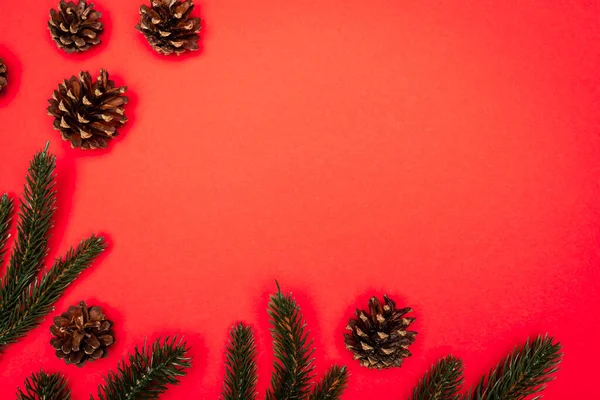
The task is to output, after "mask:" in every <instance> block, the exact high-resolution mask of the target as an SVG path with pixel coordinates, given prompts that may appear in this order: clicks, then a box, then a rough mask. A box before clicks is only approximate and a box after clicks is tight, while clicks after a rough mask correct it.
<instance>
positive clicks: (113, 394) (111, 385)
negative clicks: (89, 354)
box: [98, 337, 191, 400]
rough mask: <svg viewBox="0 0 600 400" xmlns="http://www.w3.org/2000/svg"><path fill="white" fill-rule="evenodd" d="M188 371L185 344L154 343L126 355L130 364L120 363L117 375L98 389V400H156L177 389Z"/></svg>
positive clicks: (174, 340) (173, 342) (175, 339)
mask: <svg viewBox="0 0 600 400" xmlns="http://www.w3.org/2000/svg"><path fill="white" fill-rule="evenodd" d="M190 367H191V362H190V358H189V357H187V348H186V343H185V342H184V341H183V340H181V339H178V338H177V337H173V338H171V339H169V338H168V337H167V338H165V339H164V341H161V339H157V340H156V341H155V342H154V343H153V344H152V345H151V346H146V344H145V343H144V346H143V347H142V348H141V349H139V348H137V347H136V348H135V352H134V353H133V354H130V355H129V362H126V361H125V360H123V361H121V364H120V365H119V367H118V370H117V372H116V373H115V372H110V373H109V374H108V376H107V377H106V378H104V380H105V382H104V384H103V385H101V386H100V387H99V388H98V398H99V399H100V400H134V399H157V398H158V397H159V396H160V395H161V394H162V393H164V392H165V391H166V390H167V389H168V385H176V384H178V383H179V378H180V377H182V376H184V375H185V374H186V371H185V370H186V369H187V368H190Z"/></svg>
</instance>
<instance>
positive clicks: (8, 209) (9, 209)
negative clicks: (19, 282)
mask: <svg viewBox="0 0 600 400" xmlns="http://www.w3.org/2000/svg"><path fill="white" fill-rule="evenodd" d="M13 209H14V206H13V202H12V200H11V199H10V198H9V197H8V195H7V194H3V195H2V197H0V266H2V264H3V262H4V252H5V251H6V249H5V246H6V242H7V241H8V238H9V237H10V233H9V230H10V223H11V219H12V214H13Z"/></svg>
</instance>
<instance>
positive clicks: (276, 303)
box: [266, 285, 314, 400]
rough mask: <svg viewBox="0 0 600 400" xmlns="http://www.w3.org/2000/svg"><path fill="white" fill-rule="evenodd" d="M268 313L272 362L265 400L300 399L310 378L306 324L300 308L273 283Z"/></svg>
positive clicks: (309, 349) (312, 368) (309, 348)
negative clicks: (270, 326)
mask: <svg viewBox="0 0 600 400" xmlns="http://www.w3.org/2000/svg"><path fill="white" fill-rule="evenodd" d="M268 313H269V315H270V317H271V325H272V326H273V328H272V329H271V334H272V336H273V350H274V353H275V363H274V369H275V371H274V372H273V376H272V378H271V388H270V389H269V390H268V391H267V397H266V398H267V400H303V399H305V398H306V397H307V396H308V394H309V393H310V389H311V380H312V378H313V377H314V374H313V370H314V366H313V359H312V358H311V357H312V354H313V352H314V350H313V349H311V345H312V341H311V340H309V339H308V333H307V332H306V329H305V328H306V324H305V323H304V321H303V320H302V314H301V312H300V307H299V306H298V305H297V304H296V301H295V300H294V298H293V297H292V296H291V294H288V295H284V294H283V293H281V289H280V288H279V285H277V293H275V294H274V295H272V296H271V301H270V302H269V309H268Z"/></svg>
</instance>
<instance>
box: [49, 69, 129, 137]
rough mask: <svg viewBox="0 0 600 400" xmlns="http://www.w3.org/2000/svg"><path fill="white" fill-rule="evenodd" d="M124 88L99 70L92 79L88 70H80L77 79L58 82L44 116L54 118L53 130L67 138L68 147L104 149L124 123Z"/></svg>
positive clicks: (125, 100) (73, 77)
mask: <svg viewBox="0 0 600 400" xmlns="http://www.w3.org/2000/svg"><path fill="white" fill-rule="evenodd" d="M126 90H127V87H125V86H122V87H115V83H114V82H113V81H111V80H109V79H108V72H106V71H105V70H103V69H102V70H100V76H98V79H97V80H96V81H95V82H92V77H91V75H90V74H89V72H80V73H79V78H77V77H75V76H72V77H71V78H70V79H69V80H65V81H64V82H63V83H61V84H60V85H58V90H55V91H54V93H53V94H52V98H51V99H50V100H48V102H49V103H50V106H49V107H48V115H51V116H53V117H54V129H56V130H58V131H60V133H61V135H62V138H63V140H70V141H71V147H81V148H83V149H95V148H104V147H106V143H107V141H109V140H110V139H112V138H113V137H115V136H118V134H119V133H118V132H117V128H119V127H121V126H122V125H123V124H125V122H127V118H126V117H125V115H124V112H125V109H124V108H123V107H122V106H123V105H124V104H127V101H128V98H127V97H125V96H123V93H125V91H126Z"/></svg>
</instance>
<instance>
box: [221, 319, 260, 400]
mask: <svg viewBox="0 0 600 400" xmlns="http://www.w3.org/2000/svg"><path fill="white" fill-rule="evenodd" d="M257 380H258V366H257V364H256V343H255V342H254V334H253V333H252V329H251V328H250V327H249V326H245V325H244V324H242V323H239V324H237V325H236V326H234V327H232V328H231V331H230V333H229V345H228V346H227V354H226V360H225V382H224V384H223V390H222V391H221V399H222V400H255V399H256V382H257Z"/></svg>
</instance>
